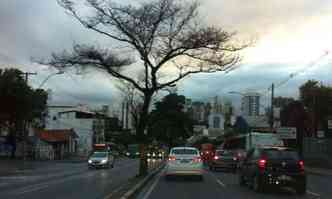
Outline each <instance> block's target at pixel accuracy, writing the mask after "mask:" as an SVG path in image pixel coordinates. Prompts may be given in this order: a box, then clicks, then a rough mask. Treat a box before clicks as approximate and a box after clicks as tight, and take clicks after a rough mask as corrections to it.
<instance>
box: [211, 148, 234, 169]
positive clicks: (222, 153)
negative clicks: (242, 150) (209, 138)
mask: <svg viewBox="0 0 332 199" xmlns="http://www.w3.org/2000/svg"><path fill="white" fill-rule="evenodd" d="M237 165H238V157H237V156H236V155H235V153H233V152H232V151H228V150H216V152H215V155H214V157H213V158H212V160H210V161H209V168H210V170H217V169H218V168H222V169H227V170H231V171H233V172H236V169H237Z"/></svg>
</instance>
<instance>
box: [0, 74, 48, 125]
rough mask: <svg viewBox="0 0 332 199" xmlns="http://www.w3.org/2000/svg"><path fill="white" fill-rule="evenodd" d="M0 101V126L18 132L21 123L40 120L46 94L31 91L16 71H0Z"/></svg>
mask: <svg viewBox="0 0 332 199" xmlns="http://www.w3.org/2000/svg"><path fill="white" fill-rule="evenodd" d="M0 99H1V104H0V118H1V120H0V121H1V123H0V125H2V126H7V127H8V128H15V129H16V130H18V128H19V126H20V125H22V122H23V121H32V120H33V119H37V118H38V119H41V118H42V113H43V111H44V110H45V108H46V102H47V92H45V91H44V90H41V89H37V90H34V89H32V88H31V87H30V86H29V85H27V83H26V82H25V80H24V78H23V77H22V71H20V70H18V69H0ZM20 128H22V127H20Z"/></svg>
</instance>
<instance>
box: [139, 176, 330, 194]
mask: <svg viewBox="0 0 332 199" xmlns="http://www.w3.org/2000/svg"><path fill="white" fill-rule="evenodd" d="M331 183H332V176H316V175H309V176H308V189H307V194H306V195H304V196H298V195H297V194H295V192H294V191H293V190H291V189H282V190H275V191H273V192H269V193H256V192H254V191H252V190H250V189H249V188H248V187H241V186H240V185H239V184H238V178H237V175H236V174H232V173H228V172H222V171H217V172H210V171H207V170H206V172H205V173H204V180H203V181H197V180H195V179H192V178H176V179H173V180H170V181H166V180H165V178H164V173H163V171H162V172H161V173H160V174H159V175H157V176H156V177H155V178H154V179H153V180H152V181H151V182H149V184H148V185H147V186H146V187H145V188H144V189H143V190H142V191H141V192H140V193H139V194H138V196H137V197H136V199H156V198H158V199H204V198H208V199H221V198H225V199H280V198H281V199H318V198H320V199H330V198H332V189H331V187H332V186H331Z"/></svg>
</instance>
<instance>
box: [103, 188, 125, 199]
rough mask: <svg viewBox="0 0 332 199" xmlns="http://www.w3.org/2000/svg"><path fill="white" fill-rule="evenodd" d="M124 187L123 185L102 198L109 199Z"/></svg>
mask: <svg viewBox="0 0 332 199" xmlns="http://www.w3.org/2000/svg"><path fill="white" fill-rule="evenodd" d="M123 187H124V185H122V186H120V187H118V188H116V189H115V190H114V191H112V192H111V193H109V194H108V195H106V196H105V197H104V199H110V198H111V197H112V195H114V194H116V193H117V192H119V191H120V190H121V189H122V188H123Z"/></svg>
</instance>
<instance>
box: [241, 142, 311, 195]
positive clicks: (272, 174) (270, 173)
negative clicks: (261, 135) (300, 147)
mask: <svg viewBox="0 0 332 199" xmlns="http://www.w3.org/2000/svg"><path fill="white" fill-rule="evenodd" d="M239 183H240V185H246V184H248V185H249V186H250V187H252V188H253V189H254V190H255V191H257V192H262V191H266V190H268V189H269V188H271V187H292V188H294V189H295V190H296V192H297V193H298V194H305V192H306V173H305V171H304V162H303V160H302V159H301V158H300V156H299V154H298V152H297V151H295V150H293V149H290V148H285V147H264V148H255V149H251V150H249V151H248V154H247V157H246V158H245V159H244V162H243V163H242V165H241V168H240V171H239Z"/></svg>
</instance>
